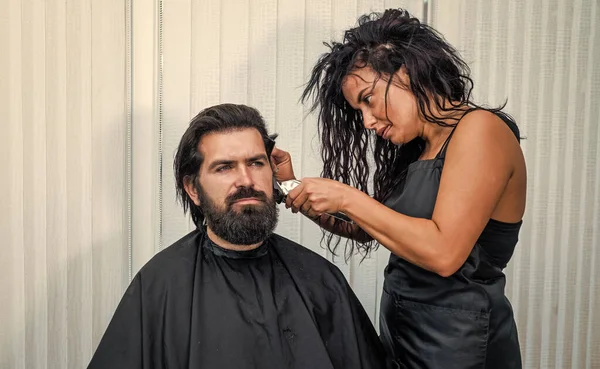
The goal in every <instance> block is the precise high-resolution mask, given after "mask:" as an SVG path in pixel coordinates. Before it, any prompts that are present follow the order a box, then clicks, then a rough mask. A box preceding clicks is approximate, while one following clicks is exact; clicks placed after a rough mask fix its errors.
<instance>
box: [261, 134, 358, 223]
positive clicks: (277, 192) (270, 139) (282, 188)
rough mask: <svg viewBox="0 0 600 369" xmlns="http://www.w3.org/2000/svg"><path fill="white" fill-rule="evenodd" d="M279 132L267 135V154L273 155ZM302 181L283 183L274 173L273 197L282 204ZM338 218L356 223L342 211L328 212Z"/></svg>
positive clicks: (295, 180)
mask: <svg viewBox="0 0 600 369" xmlns="http://www.w3.org/2000/svg"><path fill="white" fill-rule="evenodd" d="M277 136H278V135H277V134H273V135H270V136H267V140H266V143H265V148H266V149H267V154H268V155H269V156H271V152H272V151H273V148H274V147H275V139H276V138H277ZM300 183H301V182H300V181H298V180H297V179H291V180H289V181H283V182H281V183H279V182H277V178H276V177H275V176H274V175H273V197H274V199H275V202H277V203H278V204H282V203H284V202H285V200H286V198H287V195H288V193H290V192H291V191H292V190H293V189H294V188H296V187H297V186H298V185H300ZM328 215H330V216H332V217H334V218H336V219H339V220H342V221H344V222H348V223H354V222H353V221H352V219H350V218H349V217H348V216H347V215H346V214H344V213H342V212H337V213H335V214H328Z"/></svg>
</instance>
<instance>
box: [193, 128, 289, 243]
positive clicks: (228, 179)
mask: <svg viewBox="0 0 600 369" xmlns="http://www.w3.org/2000/svg"><path fill="white" fill-rule="evenodd" d="M200 153H201V154H202V156H203V157H204V161H203V163H202V166H201V167H200V175H199V178H200V179H199V186H196V194H197V196H195V197H196V198H194V197H192V199H193V200H194V202H195V203H196V205H198V206H200V208H201V209H202V212H203V213H204V216H205V218H206V221H207V224H208V227H210V229H211V230H212V231H213V232H214V233H215V234H216V235H217V236H219V237H221V238H222V239H224V240H226V241H228V242H230V243H232V244H236V245H252V244H255V243H259V242H262V241H264V240H265V239H266V238H267V237H268V236H269V235H270V234H271V233H272V232H273V230H274V229H275V226H276V225H277V210H278V209H277V207H276V204H275V201H274V200H273V182H272V181H273V179H272V178H273V172H272V170H271V167H270V161H269V159H268V158H267V154H266V152H265V146H264V143H263V140H262V138H261V136H260V133H259V132H258V130H256V129H254V128H248V129H242V130H238V131H229V132H219V133H210V134H207V135H205V136H204V137H202V139H201V141H200Z"/></svg>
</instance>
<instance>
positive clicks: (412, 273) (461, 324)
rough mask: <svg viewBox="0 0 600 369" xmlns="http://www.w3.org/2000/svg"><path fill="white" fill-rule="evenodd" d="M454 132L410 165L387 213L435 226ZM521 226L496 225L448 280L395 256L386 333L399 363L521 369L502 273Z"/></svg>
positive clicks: (383, 323) (386, 297)
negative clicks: (432, 221) (433, 221)
mask: <svg viewBox="0 0 600 369" xmlns="http://www.w3.org/2000/svg"><path fill="white" fill-rule="evenodd" d="M471 111H472V110H471ZM469 112H470V111H468V112H467V114H468V113H469ZM465 115H466V114H465ZM498 116H499V117H500V118H502V120H503V121H504V122H506V124H507V125H508V126H509V127H510V129H511V130H512V131H513V133H514V134H515V136H516V137H517V139H519V130H518V128H517V126H516V124H515V123H514V122H513V121H512V120H511V119H509V118H508V116H506V115H504V114H502V113H499V114H498ZM463 117H464V115H463ZM453 133H454V129H453V131H452V132H451V133H450V135H449V136H448V139H447V140H446V142H444V145H443V146H442V149H441V150H440V152H439V153H438V155H436V157H435V158H434V159H430V160H419V161H416V162H414V163H412V164H410V166H409V167H408V171H407V176H406V179H405V181H404V183H402V184H401V185H400V186H399V188H398V190H397V191H396V192H394V193H392V195H391V196H390V197H389V198H388V199H387V200H386V201H385V202H384V204H385V205H386V206H388V207H390V208H391V209H393V210H395V211H397V212H400V213H402V214H405V215H408V216H412V217H418V218H426V219H431V216H432V214H433V209H434V207H435V201H436V197H437V193H438V189H439V184H440V177H441V174H442V170H443V167H444V159H445V155H446V147H447V144H448V142H449V141H450V139H451V138H452V134H453ZM482 175H484V174H482ZM521 223H522V222H518V223H504V222H500V221H496V220H493V219H490V220H489V222H488V224H487V225H486V226H485V228H484V230H483V232H482V233H481V235H480V237H479V239H478V240H477V243H476V244H475V245H474V247H473V249H472V251H471V253H470V255H469V257H468V258H467V260H466V261H465V263H464V264H463V265H462V266H461V268H460V269H459V270H458V271H457V272H456V273H454V274H453V275H452V276H450V277H447V278H444V277H441V276H440V275H438V274H436V273H433V272H430V271H427V270H425V269H422V268H420V267H418V266H416V265H414V264H412V263H410V262H408V261H406V260H404V259H402V258H400V257H398V256H396V255H394V254H392V255H391V256H390V260H389V264H388V266H387V267H386V269H385V272H384V275H385V281H384V286H383V290H384V291H383V295H382V300H381V315H380V332H381V338H382V340H383V342H384V344H385V346H386V348H387V349H388V351H389V353H390V354H391V355H393V357H395V358H396V360H397V361H398V362H400V363H401V364H402V365H404V366H405V367H406V368H419V369H425V368H447V369H453V368H456V369H459V368H460V369H465V368H503V369H510V368H521V356H520V351H519V341H518V337H517V329H516V325H515V322H514V318H513V312H512V307H511V305H510V302H509V301H508V299H507V298H506V296H505V294H504V287H505V276H504V273H503V271H502V270H503V269H504V268H505V267H506V265H507V263H508V261H509V260H510V258H511V257H512V255H513V251H514V249H515V246H516V244H517V241H518V235H519V230H520V227H521Z"/></svg>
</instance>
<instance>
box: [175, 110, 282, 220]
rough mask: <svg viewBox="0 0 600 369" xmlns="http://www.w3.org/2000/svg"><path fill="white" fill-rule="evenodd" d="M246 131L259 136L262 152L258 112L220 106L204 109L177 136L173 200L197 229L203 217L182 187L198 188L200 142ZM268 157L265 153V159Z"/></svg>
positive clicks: (264, 133) (262, 131) (262, 126)
mask: <svg viewBox="0 0 600 369" xmlns="http://www.w3.org/2000/svg"><path fill="white" fill-rule="evenodd" d="M247 128H254V129H256V130H257V131H258V132H259V133H260V135H261V136H262V138H263V142H264V143H265V150H266V147H268V145H267V143H268V142H269V138H268V133H267V128H266V125H265V121H264V119H263V118H262V116H261V115H260V113H259V112H258V110H256V109H254V108H252V107H249V106H246V105H236V104H220V105H215V106H211V107H209V108H206V109H204V110H202V111H201V112H200V113H198V115H196V116H195V117H194V118H193V119H192V121H191V122H190V125H189V127H188V129H187V130H186V131H185V133H184V134H183V137H181V141H180V142H179V147H178V148H177V153H176V154H175V160H174V162H173V170H174V172H175V184H176V191H177V199H178V200H179V202H181V205H182V206H183V211H184V213H187V212H188V211H189V212H190V214H191V216H192V220H193V221H194V223H195V224H196V226H197V227H199V226H200V225H201V224H202V222H203V221H204V214H203V213H202V211H201V209H200V207H198V206H196V204H194V202H193V201H192V199H191V198H190V197H189V196H188V194H187V192H186V191H185V186H184V184H185V183H186V181H190V182H191V183H193V184H194V185H195V186H199V181H198V179H199V178H198V176H199V175H200V166H201V165H202V162H203V161H204V158H203V157H202V154H201V153H200V151H199V149H200V148H199V146H198V145H199V143H200V140H201V139H202V137H203V136H204V135H206V134H209V133H215V132H219V133H224V132H231V131H238V130H242V129H247ZM270 154H271V153H270V152H267V156H270Z"/></svg>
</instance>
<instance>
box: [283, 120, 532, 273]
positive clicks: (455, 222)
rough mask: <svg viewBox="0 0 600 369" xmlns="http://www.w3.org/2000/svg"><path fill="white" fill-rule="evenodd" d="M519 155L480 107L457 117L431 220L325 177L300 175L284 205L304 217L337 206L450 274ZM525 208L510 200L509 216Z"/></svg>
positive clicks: (416, 259)
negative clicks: (299, 179)
mask: <svg viewBox="0 0 600 369" xmlns="http://www.w3.org/2000/svg"><path fill="white" fill-rule="evenodd" d="M520 161H521V162H523V156H522V152H521V149H520V147H519V145H518V142H517V140H516V139H515V137H514V134H513V133H512V131H510V129H509V128H508V127H507V126H506V124H505V123H504V122H502V121H501V120H500V119H499V118H497V117H496V116H494V115H492V114H491V113H488V112H485V111H484V112H479V111H478V112H473V113H470V114H469V115H467V116H465V117H464V118H463V120H462V121H461V123H460V125H459V126H458V127H457V128H456V130H455V133H454V135H453V138H452V140H451V141H450V144H449V145H448V151H447V155H446V159H445V164H444V170H443V174H442V178H441V183H440V189H439V192H438V196H437V199H436V205H435V209H434V212H433V216H432V219H422V218H413V217H409V216H406V215H403V214H400V213H398V212H396V211H394V210H392V209H390V208H388V207H386V206H384V205H382V204H381V203H379V202H377V201H376V200H374V199H372V198H371V197H369V196H368V195H366V194H364V193H363V192H361V191H359V190H357V189H354V188H352V187H350V186H346V185H344V184H341V183H339V182H336V181H330V180H325V179H304V180H303V181H302V182H303V183H302V185H301V186H299V187H298V188H296V189H294V191H292V192H291V193H290V194H289V195H288V198H289V200H288V206H291V207H292V208H293V210H295V211H297V210H300V209H301V210H302V211H303V212H305V213H307V214H309V215H310V214H320V213H333V212H336V211H342V212H344V213H345V214H346V215H348V216H349V217H350V218H352V220H354V222H355V223H356V224H357V225H358V226H359V227H360V228H361V229H363V230H364V231H365V232H367V233H368V234H369V235H370V236H371V237H373V238H374V239H375V240H377V241H378V242H379V243H381V244H382V245H384V246H385V247H386V248H388V249H389V250H390V251H391V252H392V253H394V254H396V255H398V256H400V257H402V258H404V259H406V260H408V261H410V262H411V263H413V264H416V265H419V266H420V267H422V268H424V269H428V270H430V271H432V272H435V273H438V274H439V275H441V276H450V275H452V274H454V273H455V272H456V271H457V270H458V268H460V266H461V265H462V264H464V262H465V260H466V259H467V257H468V255H469V253H470V252H471V250H472V248H473V245H474V244H475V243H476V241H477V239H478V238H479V236H480V235H481V232H482V231H483V228H484V227H485V225H486V224H487V222H488V221H489V219H490V218H491V217H492V213H493V212H494V210H495V208H496V206H497V204H498V202H499V200H500V199H501V197H502V195H503V193H504V191H505V188H506V186H507V184H508V182H509V180H510V178H511V177H512V175H513V172H514V170H515V168H516V167H517V164H516V163H519V162H520ZM521 164H523V163H521ZM521 169H522V170H524V164H523V165H522V167H521ZM521 169H520V170H521ZM327 181H329V182H327ZM325 182H327V183H325ZM296 190H298V191H296ZM522 190H523V191H524V190H525V188H524V187H523V188H522ZM523 207H524V201H523V203H522V204H514V209H513V211H512V212H511V213H512V214H513V216H514V220H515V221H518V220H520V217H521V216H522V211H523Z"/></svg>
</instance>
